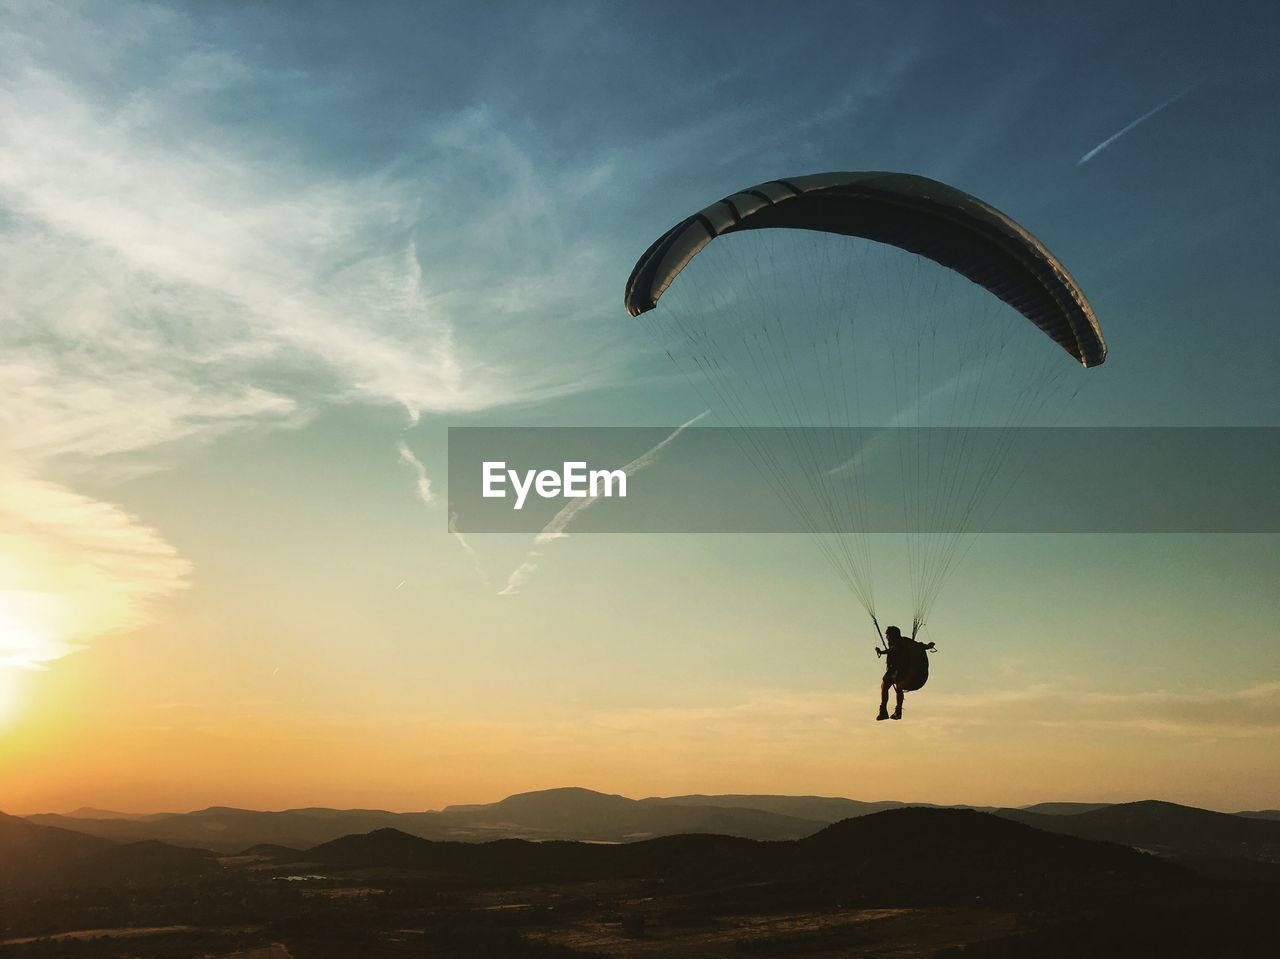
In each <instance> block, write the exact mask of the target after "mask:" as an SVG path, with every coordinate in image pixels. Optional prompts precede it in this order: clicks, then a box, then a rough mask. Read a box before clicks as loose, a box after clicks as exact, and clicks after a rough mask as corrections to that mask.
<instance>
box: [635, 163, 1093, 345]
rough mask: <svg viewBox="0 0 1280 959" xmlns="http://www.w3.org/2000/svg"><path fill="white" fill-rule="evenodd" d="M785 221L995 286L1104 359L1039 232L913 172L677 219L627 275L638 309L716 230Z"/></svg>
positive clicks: (752, 197)
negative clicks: (883, 247) (899, 252)
mask: <svg viewBox="0 0 1280 959" xmlns="http://www.w3.org/2000/svg"><path fill="white" fill-rule="evenodd" d="M771 228H789V229H796V230H814V231H817V232H821V233H839V234H844V235H846V236H857V237H864V238H866V239H868V240H874V241H877V242H880V243H887V244H890V245H892V246H896V247H899V248H900V249H903V250H907V251H909V252H911V253H917V254H919V255H920V256H924V257H927V258H928V259H930V260H933V261H934V262H935V263H939V264H941V265H942V266H945V267H947V268H949V269H952V270H955V271H956V272H957V273H960V274H961V275H963V276H965V277H968V278H969V279H970V280H972V281H973V282H974V283H977V284H978V285H979V286H981V287H983V288H985V289H986V290H988V291H990V292H991V293H992V294H994V295H995V296H997V297H999V298H1000V299H1001V300H1003V301H1004V302H1006V303H1008V304H1009V305H1010V306H1012V307H1013V308H1014V309H1015V310H1017V311H1018V312H1019V313H1021V314H1022V315H1023V316H1025V317H1026V318H1027V319H1029V320H1030V321H1031V322H1033V323H1034V324H1035V325H1036V326H1038V327H1039V328H1040V329H1041V330H1043V331H1044V332H1045V333H1046V334H1048V335H1049V336H1050V337H1051V338H1052V339H1053V340H1054V341H1055V342H1056V343H1058V344H1059V345H1060V346H1061V347H1062V348H1063V349H1065V350H1066V351H1067V352H1068V353H1070V354H1071V355H1072V356H1074V357H1075V358H1076V359H1077V360H1079V361H1080V362H1081V363H1082V364H1083V365H1084V366H1087V367H1088V366H1097V365H1099V364H1100V363H1102V362H1103V360H1105V359H1106V356H1107V346H1106V343H1105V341H1104V340H1103V338H1102V331H1101V329H1099V327H1098V321H1097V318H1096V317H1095V316H1094V315H1093V310H1092V309H1091V308H1090V306H1089V303H1088V301H1087V300H1085V298H1084V294H1083V293H1081V292H1080V289H1079V287H1078V286H1077V285H1076V282H1075V280H1073V279H1072V278H1071V275H1070V274H1069V273H1068V272H1067V270H1066V267H1064V266H1063V265H1062V264H1061V263H1060V262H1059V261H1058V259H1057V258H1056V257H1055V256H1054V255H1053V254H1052V253H1050V252H1049V251H1048V250H1047V249H1046V248H1045V247H1044V245H1043V244H1042V243H1040V241H1039V240H1037V239H1036V238H1035V237H1034V236H1032V235H1031V234H1030V233H1029V232H1028V231H1027V230H1025V229H1023V228H1022V227H1021V226H1019V225H1018V224H1017V223H1015V222H1014V221H1013V220H1012V219H1010V218H1009V217H1007V216H1005V215H1004V214H1003V213H1001V212H1000V211H999V210H997V209H996V208H995V207H993V206H990V205H989V204H987V203H984V202H983V201H982V200H979V199H978V198H977V197H974V196H970V195H969V194H968V193H965V192H963V191H962V190H957V189H956V188H955V187H950V186H947V185H946V184H945V183H939V182H938V181H936V180H930V179H928V178H927V177H922V176H916V175H914V174H910V173H816V174H812V175H809V176H801V177H793V178H790V179H786V180H770V181H769V182H767V183H761V184H759V185H758V186H754V187H751V188H749V189H746V190H740V191H739V192H737V193H734V194H732V195H731V196H727V197H725V198H724V199H723V200H720V201H719V202H717V203H713V204H712V205H711V206H709V207H707V208H706V209H704V210H701V211H700V212H698V213H695V214H693V215H692V216H689V217H686V218H685V219H684V220H681V221H680V222H679V223H677V224H676V225H675V226H673V227H672V228H671V229H669V230H668V231H667V232H666V233H664V234H663V235H662V236H661V237H659V238H658V239H657V240H656V241H655V242H654V243H653V244H652V245H651V246H650V247H649V249H648V250H646V251H645V253H644V256H642V257H641V258H640V260H639V262H637V263H636V265H635V269H633V270H632V271H631V277H630V279H628V280H627V287H626V294H625V300H624V302H625V305H626V308H627V311H628V312H629V313H630V314H631V315H632V316H639V315H640V314H641V313H644V312H646V311H648V310H652V309H653V308H654V307H655V306H657V303H658V299H659V297H661V296H662V294H663V292H664V291H665V290H666V289H667V287H668V286H670V285H671V282H672V281H673V280H674V279H675V278H676V276H678V275H679V273H680V271H681V270H683V269H684V268H685V266H687V265H688V263H689V261H690V260H692V259H693V258H694V257H695V256H696V255H697V254H698V253H699V252H700V251H701V250H702V249H703V248H704V247H705V246H706V245H707V244H708V243H710V242H711V241H712V240H713V239H715V238H716V237H718V236H723V235H725V234H728V233H734V232H738V231H741V230H763V229H771Z"/></svg>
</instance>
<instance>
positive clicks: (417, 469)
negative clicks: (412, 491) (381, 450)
mask: <svg viewBox="0 0 1280 959" xmlns="http://www.w3.org/2000/svg"><path fill="white" fill-rule="evenodd" d="M396 451H397V452H398V453H399V454H400V461H401V462H403V463H408V464H409V465H410V466H411V467H413V471H414V473H415V474H416V476H417V490H418V498H419V499H420V500H422V502H423V503H425V504H426V505H428V506H431V505H433V504H434V503H435V501H436V496H435V494H434V493H433V492H431V477H429V476H427V468H426V467H425V466H423V465H422V461H421V460H419V459H418V457H416V456H414V455H413V451H412V450H411V449H409V446H408V444H407V443H405V442H404V441H403V440H401V441H400V442H399V443H398V444H397V445H396Z"/></svg>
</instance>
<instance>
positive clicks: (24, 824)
mask: <svg viewBox="0 0 1280 959" xmlns="http://www.w3.org/2000/svg"><path fill="white" fill-rule="evenodd" d="M110 845H111V843H110V842H108V841H106V840H104V839H98V838H96V837H94V836H86V835H84V834H82V833H78V832H72V831H70V830H67V829H58V828H56V827H54V826H42V825H39V824H37V823H33V822H28V821H27V820H25V819H21V818H19V817H17V816H7V815H5V814H4V813H0V882H22V881H27V880H33V879H38V878H42V877H44V876H46V875H48V874H52V873H54V872H56V871H57V870H59V869H62V868H63V867H65V866H66V865H67V864H68V863H70V862H73V861H75V860H77V859H82V858H83V857H85V856H87V855H90V854H92V853H95V852H98V851H100V850H103V849H106V848H108V847H109V846H110Z"/></svg>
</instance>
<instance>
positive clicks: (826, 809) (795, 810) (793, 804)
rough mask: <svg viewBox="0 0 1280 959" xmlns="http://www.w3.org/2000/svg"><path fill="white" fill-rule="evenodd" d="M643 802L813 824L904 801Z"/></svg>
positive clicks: (737, 798)
mask: <svg viewBox="0 0 1280 959" xmlns="http://www.w3.org/2000/svg"><path fill="white" fill-rule="evenodd" d="M641 802H644V803H651V804H655V805H664V806H692V807H698V806H716V807H720V808H726V809H754V810H757V811H758V812H768V813H774V814H776V815H779V816H790V817H792V818H794V819H803V820H808V821H810V822H813V823H815V826H814V828H815V829H817V828H819V827H820V826H825V825H830V824H831V823H833V822H839V821H840V820H841V819H849V818H851V817H854V816H867V815H870V814H871V813H875V812H883V811H884V810H886V809H899V808H901V807H902V806H905V805H906V803H901V802H861V801H860V800H857V799H841V798H839V797H829V796H753V795H741V794H730V795H724V796H703V795H693V796H670V797H666V796H652V797H650V798H648V799H643V800H641Z"/></svg>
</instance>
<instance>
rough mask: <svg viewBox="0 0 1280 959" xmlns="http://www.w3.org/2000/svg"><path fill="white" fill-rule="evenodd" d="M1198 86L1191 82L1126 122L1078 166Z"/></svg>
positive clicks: (1083, 157) (1079, 162) (1084, 157)
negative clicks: (1183, 88) (1129, 121)
mask: <svg viewBox="0 0 1280 959" xmlns="http://www.w3.org/2000/svg"><path fill="white" fill-rule="evenodd" d="M1197 86H1199V84H1198V83H1193V84H1191V86H1189V87H1187V88H1186V89H1185V90H1179V91H1178V92H1177V93H1175V94H1174V95H1173V96H1171V97H1169V99H1167V100H1164V101H1161V102H1160V103H1158V104H1156V106H1154V107H1152V108H1151V109H1150V110H1148V111H1147V112H1146V113H1144V114H1143V115H1142V116H1140V117H1138V119H1136V120H1134V121H1132V122H1131V123H1128V124H1126V125H1125V126H1124V127H1122V128H1121V129H1120V130H1119V131H1117V132H1116V133H1113V134H1111V136H1109V137H1107V138H1106V139H1105V140H1103V141H1102V142H1101V143H1099V144H1098V145H1097V146H1096V147H1094V148H1093V149H1092V150H1090V151H1089V152H1088V153H1086V154H1085V155H1084V156H1082V157H1081V158H1080V159H1079V160H1077V161H1076V166H1084V165H1085V164H1086V163H1088V162H1089V161H1090V160H1092V159H1093V158H1094V157H1096V156H1097V155H1098V154H1099V153H1101V152H1102V151H1103V150H1105V149H1106V148H1107V147H1109V146H1111V144H1113V143H1115V142H1116V141H1117V140H1119V139H1120V138H1121V137H1122V136H1124V135H1125V134H1126V133H1129V132H1130V131H1132V130H1133V129H1134V127H1136V126H1138V125H1139V124H1140V123H1145V122H1146V121H1147V120H1150V119H1151V118H1152V117H1153V116H1155V115H1156V114H1157V113H1159V112H1160V111H1161V110H1164V109H1166V108H1168V107H1171V106H1173V105H1174V104H1175V103H1177V102H1178V101H1179V100H1181V99H1182V98H1183V97H1185V96H1186V95H1187V94H1188V93H1190V92H1191V91H1192V90H1194V89H1195V88H1196V87H1197Z"/></svg>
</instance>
